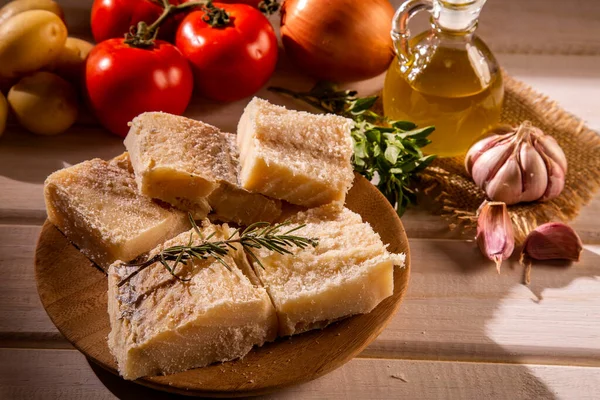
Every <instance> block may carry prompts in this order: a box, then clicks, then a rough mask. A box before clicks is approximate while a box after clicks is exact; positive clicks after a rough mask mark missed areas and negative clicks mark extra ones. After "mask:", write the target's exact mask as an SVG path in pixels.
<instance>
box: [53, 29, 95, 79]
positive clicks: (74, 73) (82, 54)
mask: <svg viewBox="0 0 600 400" xmlns="http://www.w3.org/2000/svg"><path fill="white" fill-rule="evenodd" d="M93 48H94V45H93V44H92V43H90V42H86V41H85V40H82V39H77V38H73V37H68V38H67V41H66V42H65V46H64V47H63V48H62V50H61V52H60V54H59V55H58V57H57V58H56V59H55V60H54V61H53V62H52V63H51V64H50V65H49V66H48V70H50V71H52V72H55V73H56V74H58V75H60V76H62V77H63V78H65V79H67V80H68V81H71V82H74V83H79V82H80V81H81V77H82V75H83V69H84V65H85V59H86V58H87V55H88V54H89V52H90V51H91V50H92V49H93Z"/></svg>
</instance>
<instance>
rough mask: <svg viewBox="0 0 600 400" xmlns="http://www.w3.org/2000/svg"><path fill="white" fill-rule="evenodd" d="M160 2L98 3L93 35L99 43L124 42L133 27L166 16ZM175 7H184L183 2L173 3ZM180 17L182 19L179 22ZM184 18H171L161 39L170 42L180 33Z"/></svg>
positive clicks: (97, 0)
mask: <svg viewBox="0 0 600 400" xmlns="http://www.w3.org/2000/svg"><path fill="white" fill-rule="evenodd" d="M161 2H162V1H161V0H158V2H155V1H153V0H94V4H93V5H92V18H91V25H92V34H93V35H94V40H95V41H96V43H100V42H102V41H104V40H107V39H112V38H122V37H123V36H124V35H125V34H126V33H127V32H129V28H130V27H131V26H136V25H137V23H138V22H140V21H144V22H146V23H147V24H148V25H150V24H152V23H153V22H154V21H156V20H157V19H158V17H159V16H160V15H161V14H162V12H163V7H162V6H161V5H160V3H161ZM169 2H170V3H171V4H180V3H183V1H182V0H169ZM178 17H179V18H178ZM182 18H183V16H182V15H175V16H174V17H169V19H168V20H167V21H165V23H163V24H162V25H161V27H160V29H159V31H158V35H159V37H160V38H163V39H165V40H170V39H172V38H173V36H174V34H175V31H176V30H177V24H178V22H179V21H180V20H181V19H182Z"/></svg>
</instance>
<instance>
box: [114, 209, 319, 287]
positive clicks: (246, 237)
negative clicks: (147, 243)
mask: <svg viewBox="0 0 600 400" xmlns="http://www.w3.org/2000/svg"><path fill="white" fill-rule="evenodd" d="M188 217H189V220H190V223H191V225H192V228H193V230H194V231H193V232H190V240H189V241H188V243H187V245H179V246H172V247H168V248H166V249H164V250H162V251H161V252H160V253H158V254H157V255H155V256H154V257H151V258H149V259H148V260H146V261H144V262H141V263H133V264H128V263H125V264H123V265H124V266H126V267H137V269H136V270H135V271H133V272H132V273H131V274H129V275H127V276H126V277H125V278H123V279H122V280H121V281H120V282H119V283H118V286H119V287H121V286H123V285H124V284H125V283H127V282H129V281H130V280H131V278H133V277H134V276H136V275H137V274H138V273H140V272H141V271H143V270H144V269H145V268H147V267H149V266H150V265H152V264H154V263H157V262H160V263H161V264H162V265H163V266H164V267H165V268H166V269H167V271H169V272H170V273H171V275H173V276H174V277H175V278H176V279H178V280H180V281H182V282H187V281H189V279H185V278H182V277H180V276H179V275H177V273H176V269H177V266H178V265H179V264H183V265H187V262H188V261H189V260H192V259H198V260H206V259H208V258H209V257H213V258H214V259H215V260H217V261H218V262H219V263H221V264H222V265H223V266H224V267H225V268H227V269H228V270H229V271H231V267H230V266H229V265H228V264H227V262H225V260H224V258H223V257H224V256H226V255H227V254H228V253H229V250H235V249H236V248H235V247H234V246H233V245H234V244H236V243H238V244H240V245H241V246H242V247H243V248H244V250H246V252H247V253H248V254H249V255H250V257H251V258H252V259H253V260H254V261H256V263H257V264H258V265H259V266H260V267H261V268H263V269H264V265H263V264H262V262H261V261H260V259H259V258H258V257H257V256H256V254H255V253H254V251H253V249H254V250H256V249H261V248H265V249H267V250H270V251H274V252H276V253H279V254H292V252H291V250H290V249H289V248H290V247H294V246H295V247H298V248H300V249H305V248H306V247H308V246H312V247H317V245H318V244H319V239H318V238H306V237H303V236H297V235H293V234H292V233H294V232H296V231H298V230H300V229H302V228H303V227H304V226H305V225H298V226H295V227H292V228H290V229H287V230H285V231H283V232H281V231H282V230H283V228H285V227H286V226H289V225H290V222H289V221H286V222H283V223H280V224H275V225H272V224H270V223H268V222H256V223H254V224H252V225H250V226H248V227H247V228H245V229H242V228H238V229H236V230H235V231H234V232H233V233H232V234H231V236H229V238H228V239H226V240H219V241H210V239H212V237H213V236H214V235H215V232H213V233H211V234H210V235H209V236H207V237H206V238H204V237H203V235H202V232H201V231H200V228H198V225H197V224H196V222H195V221H194V219H193V218H192V216H191V215H190V214H188ZM194 233H195V234H197V235H198V237H199V238H200V240H201V242H200V243H199V244H194ZM236 236H237V238H236ZM169 262H172V264H170V265H169Z"/></svg>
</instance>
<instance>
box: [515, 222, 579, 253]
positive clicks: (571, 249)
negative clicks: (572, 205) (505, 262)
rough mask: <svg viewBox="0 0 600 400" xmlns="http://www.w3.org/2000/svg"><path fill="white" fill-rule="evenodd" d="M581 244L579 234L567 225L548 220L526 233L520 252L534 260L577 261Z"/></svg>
mask: <svg viewBox="0 0 600 400" xmlns="http://www.w3.org/2000/svg"><path fill="white" fill-rule="evenodd" d="M582 250H583V244H582V243H581V239H580V238H579V235H577V233H576V232H575V231H574V230H573V228H571V227H570V226H568V225H565V224H563V223H560V222H549V223H547V224H543V225H540V226H538V227H537V228H535V229H534V230H533V231H531V232H530V233H529V235H527V238H526V239H525V244H524V245H523V251H522V254H523V255H525V256H527V257H529V258H532V259H534V260H571V261H579V257H580V256H581V251H582Z"/></svg>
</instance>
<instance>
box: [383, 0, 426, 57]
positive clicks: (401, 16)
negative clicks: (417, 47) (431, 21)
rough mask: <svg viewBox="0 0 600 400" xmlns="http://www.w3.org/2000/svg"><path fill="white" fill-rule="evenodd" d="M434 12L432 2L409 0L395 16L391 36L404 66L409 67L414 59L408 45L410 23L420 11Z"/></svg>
mask: <svg viewBox="0 0 600 400" xmlns="http://www.w3.org/2000/svg"><path fill="white" fill-rule="evenodd" d="M432 10H433V2H432V0H409V1H405V2H404V3H402V5H401V6H400V8H398V10H397V11H396V14H394V19H393V21H392V32H391V35H392V41H393V42H394V49H395V50H396V54H397V55H398V59H399V60H400V62H401V63H402V64H404V65H409V64H410V63H411V62H412V59H413V55H412V52H411V51H410V46H409V43H408V41H409V39H410V31H409V30H408V22H409V21H410V19H411V18H412V17H413V16H414V15H415V14H416V13H418V12H420V11H429V12H431V11H432Z"/></svg>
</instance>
